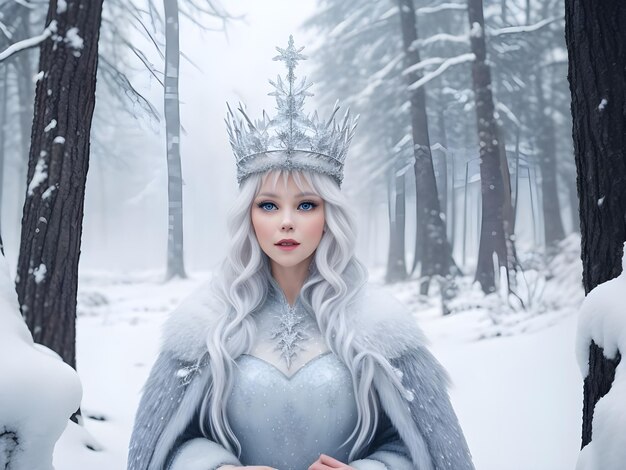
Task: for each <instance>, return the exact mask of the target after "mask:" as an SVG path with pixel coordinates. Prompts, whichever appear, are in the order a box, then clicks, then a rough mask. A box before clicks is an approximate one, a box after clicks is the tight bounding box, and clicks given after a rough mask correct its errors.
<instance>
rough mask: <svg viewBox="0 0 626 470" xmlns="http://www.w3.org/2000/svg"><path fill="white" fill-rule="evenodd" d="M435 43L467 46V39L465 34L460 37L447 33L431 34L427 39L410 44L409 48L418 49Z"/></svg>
mask: <svg viewBox="0 0 626 470" xmlns="http://www.w3.org/2000/svg"><path fill="white" fill-rule="evenodd" d="M436 42H455V43H458V44H467V45H469V37H468V36H467V35H466V34H463V35H461V36H456V35H454V34H447V33H439V34H433V35H432V36H429V37H427V38H423V39H416V40H415V41H414V42H413V44H411V48H418V49H419V48H420V47H424V46H428V45H430V44H434V43H436Z"/></svg>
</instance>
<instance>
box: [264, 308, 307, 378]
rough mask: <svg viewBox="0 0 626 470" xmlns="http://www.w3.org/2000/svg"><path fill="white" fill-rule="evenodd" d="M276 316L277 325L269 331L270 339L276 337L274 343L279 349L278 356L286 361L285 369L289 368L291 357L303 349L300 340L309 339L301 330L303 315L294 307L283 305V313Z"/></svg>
mask: <svg viewBox="0 0 626 470" xmlns="http://www.w3.org/2000/svg"><path fill="white" fill-rule="evenodd" d="M277 318H278V327H276V328H275V329H274V330H273V331H272V332H271V336H270V337H271V339H273V340H276V339H278V344H277V345H276V348H275V349H277V350H280V356H281V357H282V358H283V359H284V360H285V362H286V363H287V369H290V368H291V359H292V358H293V357H294V356H296V355H297V354H298V351H303V350H304V348H303V347H302V345H301V343H302V341H306V340H307V339H309V335H308V334H306V333H305V332H304V330H303V326H304V325H303V323H304V321H303V316H302V315H301V314H299V313H298V312H297V311H296V308H295V307H292V306H290V305H285V306H284V308H283V313H282V315H280V316H277Z"/></svg>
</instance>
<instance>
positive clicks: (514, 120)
mask: <svg viewBox="0 0 626 470" xmlns="http://www.w3.org/2000/svg"><path fill="white" fill-rule="evenodd" d="M496 109H497V110H498V111H502V112H503V113H504V114H505V115H506V117H508V118H509V121H511V122H512V123H513V124H515V125H516V126H517V127H522V123H521V121H520V120H519V119H518V118H517V116H516V115H515V113H514V112H513V111H511V110H510V109H509V107H508V106H507V105H505V104H504V103H502V102H500V101H498V102H497V103H496Z"/></svg>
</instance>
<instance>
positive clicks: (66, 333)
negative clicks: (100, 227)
mask: <svg viewBox="0 0 626 470" xmlns="http://www.w3.org/2000/svg"><path fill="white" fill-rule="evenodd" d="M102 1H103V0H68V1H67V3H66V8H65V9H64V8H62V7H59V8H57V2H56V1H55V0H52V1H51V2H50V5H49V9H48V16H47V18H46V25H50V24H51V23H52V22H53V21H54V22H56V35H57V36H56V37H57V40H55V39H54V36H53V38H50V39H48V40H46V41H44V42H43V43H42V45H41V50H40V62H39V70H42V71H44V76H43V77H42V78H41V80H39V82H38V83H37V91H36V96H35V113H34V120H33V133H32V142H31V146H30V153H29V160H28V188H27V190H26V200H25V202H24V212H23V217H22V234H21V244H20V252H19V258H18V266H17V279H16V283H17V286H16V288H17V295H18V299H19V303H20V308H21V311H22V315H23V316H24V319H25V320H26V323H27V325H28V327H29V329H30V331H31V332H32V334H33V339H34V340H35V342H37V343H41V344H44V345H45V346H48V347H49V348H50V349H52V350H54V351H56V352H57V353H58V354H59V355H60V356H61V357H62V358H63V360H64V361H65V362H66V363H68V364H69V365H70V366H72V367H74V368H75V367H76V292H77V287H78V261H79V256H80V239H81V232H82V222H83V206H84V196H85V181H86V178H87V170H88V167H89V137H90V131H91V119H92V116H93V110H94V106H95V88H96V69H97V65H98V36H99V30H100V19H101V13H102ZM59 38H60V39H59Z"/></svg>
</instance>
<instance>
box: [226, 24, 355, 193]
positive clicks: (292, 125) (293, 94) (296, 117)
mask: <svg viewBox="0 0 626 470" xmlns="http://www.w3.org/2000/svg"><path fill="white" fill-rule="evenodd" d="M276 50H277V51H278V53H279V54H278V55H277V56H275V57H274V58H273V60H276V61H282V62H284V63H285V65H286V67H287V75H286V76H285V78H283V77H282V76H281V75H280V74H279V75H278V76H277V78H276V81H273V80H271V79H270V80H269V83H270V85H271V86H272V87H273V90H272V91H271V92H270V93H269V95H270V96H274V97H275V99H276V110H277V114H276V116H275V117H274V118H270V117H269V116H268V115H267V114H266V112H265V111H263V114H262V119H258V120H256V123H253V122H252V120H251V119H250V118H249V117H248V114H247V113H246V112H245V108H244V106H243V104H241V103H239V108H238V111H239V112H240V114H241V116H243V119H241V118H240V119H237V118H236V116H235V113H234V112H233V110H232V109H231V107H230V105H228V103H227V107H228V113H227V119H226V126H227V130H228V135H229V140H230V143H231V146H232V148H233V153H234V154H235V159H236V162H237V180H238V182H239V183H240V184H241V183H242V182H243V181H244V180H245V179H246V178H247V177H248V176H250V175H251V174H254V173H261V172H265V171H268V170H271V169H279V168H282V169H289V170H292V169H299V170H309V171H316V172H319V173H324V174H327V175H329V176H331V177H333V178H334V179H335V181H336V182H337V184H339V185H341V182H342V180H343V166H344V160H345V157H346V153H347V150H348V146H349V144H350V141H351V140H352V136H353V135H354V130H355V128H356V120H352V121H350V117H349V116H350V112H349V110H348V111H347V112H346V115H345V116H344V118H343V121H342V123H341V125H338V124H337V122H336V121H335V118H336V115H337V112H338V111H339V104H338V102H337V103H335V106H334V108H333V112H332V113H331V116H330V118H329V119H328V120H322V121H321V122H320V119H319V117H318V114H317V111H316V112H314V114H313V116H312V118H311V117H310V115H309V114H306V113H305V112H304V103H305V100H306V98H307V97H308V96H313V93H311V92H309V91H308V90H309V89H310V88H311V86H312V85H313V84H312V83H309V82H307V79H306V77H303V78H302V79H301V80H300V81H299V82H298V83H296V76H295V69H296V67H297V65H298V62H299V61H300V60H306V59H307V57H306V56H305V55H303V54H302V51H303V50H304V47H298V48H296V46H295V45H294V41H293V36H289V42H288V45H287V47H286V48H284V49H283V48H280V47H277V48H276ZM246 123H247V125H246Z"/></svg>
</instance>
